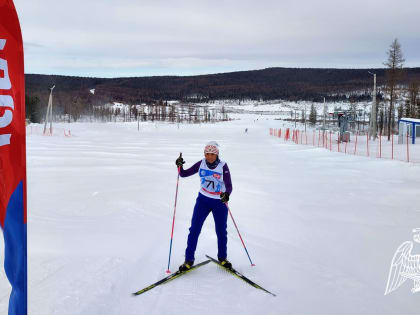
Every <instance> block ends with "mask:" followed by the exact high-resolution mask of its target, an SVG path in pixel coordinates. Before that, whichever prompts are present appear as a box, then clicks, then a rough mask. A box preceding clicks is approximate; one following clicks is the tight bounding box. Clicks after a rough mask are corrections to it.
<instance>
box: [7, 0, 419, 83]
mask: <svg viewBox="0 0 420 315" xmlns="http://www.w3.org/2000/svg"><path fill="white" fill-rule="evenodd" d="M15 5H16V7H17V9H18V13H19V16H20V20H21V24H22V29H23V37H24V41H25V44H26V45H25V48H26V54H25V60H26V71H27V72H30V73H57V74H75V73H77V74H79V75H88V74H89V75H95V76H102V75H105V76H118V75H124V74H125V73H130V74H131V73H133V74H134V75H135V74H138V75H155V74H164V73H165V67H166V69H167V72H166V73H168V74H180V75H182V74H194V73H197V74H198V73H206V72H220V71H233V70H247V69H254V68H255V67H258V68H264V67H270V66H292V67H304V66H305V67H308V66H309V67H381V66H382V62H383V61H384V60H385V53H386V50H387V48H388V46H389V44H390V43H391V41H392V40H393V39H394V38H395V37H398V38H399V39H400V42H401V44H402V49H403V52H404V54H405V57H406V60H407V65H409V66H420V35H419V33H418V25H417V24H418V22H417V20H418V16H420V1H412V0H401V1H399V2H395V1H391V0H385V1H384V0H382V1H380V0H370V1H369V0H363V1H362V0H352V1H337V0H336V1H332V0H323V1H310V0H301V1H291V0H284V1H271V0H269V1H258V2H257V1H251V0H242V1H219V0H214V1H185V0H179V1H162V0H157V1H135V0H122V1H110V0H108V1H106V0H101V1H100V0H91V1H81V0H73V1H62V2H60V3H58V2H57V1H52V0H33V1H27V0H15ZM116 69H119V70H116Z"/></svg>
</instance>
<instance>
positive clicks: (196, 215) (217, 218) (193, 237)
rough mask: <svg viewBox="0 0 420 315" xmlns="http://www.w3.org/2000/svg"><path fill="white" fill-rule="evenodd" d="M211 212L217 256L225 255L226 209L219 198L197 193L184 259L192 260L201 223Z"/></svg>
mask: <svg viewBox="0 0 420 315" xmlns="http://www.w3.org/2000/svg"><path fill="white" fill-rule="evenodd" d="M210 212H212V213H213V218H214V223H215V226H216V235H217V249H218V254H217V256H218V258H219V259H225V258H226V257H227V230H226V229H227V217H228V209H227V207H226V205H225V204H224V203H223V202H221V201H220V199H213V198H209V197H206V196H204V195H202V194H200V193H199V194H198V197H197V201H196V204H195V207H194V212H193V216H192V219H191V227H190V234H188V241H187V249H186V250H185V260H186V261H194V253H195V249H196V248H197V242H198V236H199V235H200V232H201V228H202V227H203V223H204V221H205V220H206V218H207V216H208V215H209V213H210Z"/></svg>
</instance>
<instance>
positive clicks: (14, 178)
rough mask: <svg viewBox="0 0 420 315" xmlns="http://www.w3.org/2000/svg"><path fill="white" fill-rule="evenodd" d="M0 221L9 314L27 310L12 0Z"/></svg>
mask: <svg viewBox="0 0 420 315" xmlns="http://www.w3.org/2000/svg"><path fill="white" fill-rule="evenodd" d="M0 226H1V229H2V231H3V236H4V243H5V255H4V269H5V272H6V276H7V278H8V279H9V281H10V284H11V285H12V292H11V294H10V299H9V315H12V314H13V315H15V314H16V315H23V314H27V260H26V257H27V242H26V240H27V238H26V141H25V77H24V67H23V43H22V34H21V30H20V25H19V19H18V16H17V13H16V10H15V6H14V4H13V1H12V0H0Z"/></svg>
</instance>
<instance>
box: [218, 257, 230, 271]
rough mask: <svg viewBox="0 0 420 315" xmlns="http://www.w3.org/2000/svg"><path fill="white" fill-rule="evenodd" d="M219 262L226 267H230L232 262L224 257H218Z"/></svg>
mask: <svg viewBox="0 0 420 315" xmlns="http://www.w3.org/2000/svg"><path fill="white" fill-rule="evenodd" d="M219 262H220V264H221V265H222V266H223V267H225V268H227V269H232V263H231V262H230V261H229V260H227V259H226V258H224V259H220V258H219Z"/></svg>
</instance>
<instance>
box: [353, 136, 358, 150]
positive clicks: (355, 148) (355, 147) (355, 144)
mask: <svg viewBox="0 0 420 315" xmlns="http://www.w3.org/2000/svg"><path fill="white" fill-rule="evenodd" d="M357 134H358V132H356V141H354V155H356V152H357Z"/></svg>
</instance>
